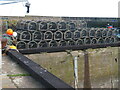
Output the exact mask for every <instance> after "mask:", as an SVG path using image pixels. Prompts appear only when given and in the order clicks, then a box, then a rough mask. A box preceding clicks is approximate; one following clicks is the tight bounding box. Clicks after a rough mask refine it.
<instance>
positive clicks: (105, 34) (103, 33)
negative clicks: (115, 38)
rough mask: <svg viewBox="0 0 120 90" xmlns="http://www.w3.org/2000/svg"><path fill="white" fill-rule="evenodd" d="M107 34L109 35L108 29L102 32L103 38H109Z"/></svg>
mask: <svg viewBox="0 0 120 90" xmlns="http://www.w3.org/2000/svg"><path fill="white" fill-rule="evenodd" d="M107 33H108V30H107V29H104V30H103V31H102V37H107Z"/></svg>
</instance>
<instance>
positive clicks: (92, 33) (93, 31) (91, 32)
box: [89, 29, 95, 38]
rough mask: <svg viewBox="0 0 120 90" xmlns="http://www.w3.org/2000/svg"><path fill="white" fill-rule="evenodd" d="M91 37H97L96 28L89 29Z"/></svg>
mask: <svg viewBox="0 0 120 90" xmlns="http://www.w3.org/2000/svg"><path fill="white" fill-rule="evenodd" d="M89 37H91V38H93V37H95V30H94V29H90V30H89Z"/></svg>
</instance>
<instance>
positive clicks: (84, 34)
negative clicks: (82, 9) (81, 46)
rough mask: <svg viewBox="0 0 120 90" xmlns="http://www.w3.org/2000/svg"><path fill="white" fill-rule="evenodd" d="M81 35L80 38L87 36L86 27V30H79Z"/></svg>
mask: <svg viewBox="0 0 120 90" xmlns="http://www.w3.org/2000/svg"><path fill="white" fill-rule="evenodd" d="M81 37H82V38H87V37H88V31H87V29H86V30H85V29H83V30H82V31H81Z"/></svg>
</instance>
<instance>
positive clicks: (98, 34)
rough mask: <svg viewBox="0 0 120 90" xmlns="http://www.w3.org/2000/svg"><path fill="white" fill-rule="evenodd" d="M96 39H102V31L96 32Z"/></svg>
mask: <svg viewBox="0 0 120 90" xmlns="http://www.w3.org/2000/svg"><path fill="white" fill-rule="evenodd" d="M95 37H96V38H100V37H102V31H101V30H96V32H95Z"/></svg>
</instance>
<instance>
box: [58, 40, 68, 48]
mask: <svg viewBox="0 0 120 90" xmlns="http://www.w3.org/2000/svg"><path fill="white" fill-rule="evenodd" d="M59 46H60V47H62V46H67V42H66V41H65V40H62V41H59Z"/></svg>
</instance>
